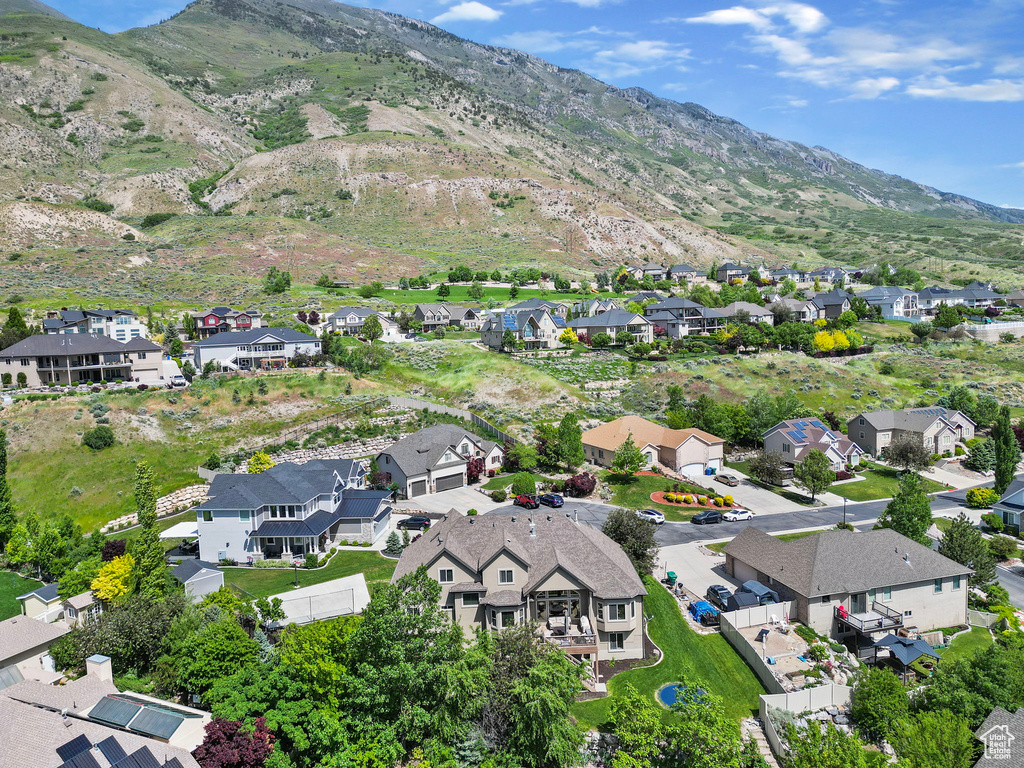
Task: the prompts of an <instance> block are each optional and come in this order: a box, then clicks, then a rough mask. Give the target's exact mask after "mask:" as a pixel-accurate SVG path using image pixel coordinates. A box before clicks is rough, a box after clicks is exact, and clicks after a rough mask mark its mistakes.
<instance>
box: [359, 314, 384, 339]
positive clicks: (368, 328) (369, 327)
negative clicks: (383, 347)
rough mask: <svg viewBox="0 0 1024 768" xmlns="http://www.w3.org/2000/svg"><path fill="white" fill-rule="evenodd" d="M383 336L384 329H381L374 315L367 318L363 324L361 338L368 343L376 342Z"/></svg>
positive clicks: (378, 320)
mask: <svg viewBox="0 0 1024 768" xmlns="http://www.w3.org/2000/svg"><path fill="white" fill-rule="evenodd" d="M383 335H384V329H383V328H382V327H381V324H380V319H379V318H378V317H377V316H376V315H370V316H369V317H367V318H366V322H364V323H363V336H364V337H366V338H367V339H369V340H370V341H376V340H377V339H379V338H380V337H381V336H383Z"/></svg>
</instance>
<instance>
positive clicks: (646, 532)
mask: <svg viewBox="0 0 1024 768" xmlns="http://www.w3.org/2000/svg"><path fill="white" fill-rule="evenodd" d="M654 531H655V526H654V523H651V522H650V521H648V520H644V519H643V518H642V517H640V516H639V515H638V514H637V513H636V510H633V509H615V510H612V512H610V513H609V514H608V517H607V518H606V519H605V521H604V525H602V526H601V532H602V533H603V534H604V535H605V536H607V537H608V538H610V539H611V540H612V541H614V542H615V543H616V544H618V545H619V546H620V547H622V549H623V551H624V552H625V553H626V555H627V556H628V557H629V559H630V561H631V562H632V563H633V567H634V568H636V572H637V573H639V574H640V575H641V576H643V575H644V574H648V573H652V572H653V571H654V565H655V563H657V561H658V542H656V541H655V540H654Z"/></svg>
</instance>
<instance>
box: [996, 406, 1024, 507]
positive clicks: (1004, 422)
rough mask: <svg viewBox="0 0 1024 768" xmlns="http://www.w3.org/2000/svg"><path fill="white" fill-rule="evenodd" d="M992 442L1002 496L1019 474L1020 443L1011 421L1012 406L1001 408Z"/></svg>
mask: <svg viewBox="0 0 1024 768" xmlns="http://www.w3.org/2000/svg"><path fill="white" fill-rule="evenodd" d="M992 442H993V443H995V467H994V469H995V471H996V477H995V484H994V486H993V488H994V490H995V492H996V493H998V494H999V495H1000V496H1002V495H1003V494H1004V493H1006V489H1007V488H1009V487H1010V483H1012V482H1013V478H1014V477H1015V476H1016V474H1017V465H1018V464H1019V463H1020V444H1018V442H1017V438H1016V436H1015V435H1014V433H1013V425H1012V424H1011V423H1010V407H1009V406H1007V405H1004V406H1002V407H1001V408H1000V409H999V416H997V417H996V423H995V425H994V426H993V427H992Z"/></svg>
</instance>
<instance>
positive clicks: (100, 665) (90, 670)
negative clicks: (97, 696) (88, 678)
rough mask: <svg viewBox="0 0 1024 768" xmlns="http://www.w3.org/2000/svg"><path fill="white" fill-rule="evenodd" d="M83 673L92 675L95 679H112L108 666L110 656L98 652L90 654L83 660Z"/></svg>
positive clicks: (112, 675)
mask: <svg viewBox="0 0 1024 768" xmlns="http://www.w3.org/2000/svg"><path fill="white" fill-rule="evenodd" d="M85 673H86V674H87V675H92V676H93V677H95V678H96V679H97V680H104V681H106V682H108V683H112V682H113V681H114V673H113V670H112V669H111V666H110V657H109V656H103V655H101V654H99V653H97V654H94V655H92V656H90V657H89V658H88V659H86V660H85Z"/></svg>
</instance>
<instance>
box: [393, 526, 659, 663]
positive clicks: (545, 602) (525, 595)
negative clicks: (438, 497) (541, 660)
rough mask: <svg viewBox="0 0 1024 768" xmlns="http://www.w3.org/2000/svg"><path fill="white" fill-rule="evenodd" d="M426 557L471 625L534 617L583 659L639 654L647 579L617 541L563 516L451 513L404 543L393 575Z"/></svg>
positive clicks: (445, 600) (458, 615)
mask: <svg viewBox="0 0 1024 768" xmlns="http://www.w3.org/2000/svg"><path fill="white" fill-rule="evenodd" d="M420 566H423V567H424V568H426V570H427V573H428V575H429V576H430V577H431V578H433V579H435V580H437V581H438V582H440V584H441V597H440V602H441V606H442V607H444V608H445V609H447V610H448V611H450V612H451V615H452V618H453V620H454V621H455V623H456V624H458V625H459V626H460V627H462V628H463V630H464V631H465V632H466V633H467V634H470V633H471V632H473V631H474V630H476V629H477V628H479V627H485V628H487V629H490V630H494V631H500V630H502V629H506V628H509V627H513V626H520V625H522V624H524V623H527V622H537V623H538V624H539V625H540V626H539V627H538V629H539V631H540V632H541V633H542V634H543V636H544V637H545V639H547V640H549V641H550V642H552V643H554V644H556V645H558V646H559V647H561V648H562V649H563V650H564V651H565V652H566V653H568V654H570V655H572V656H575V657H576V658H577V659H579V660H581V661H586V662H592V661H596V660H608V659H622V660H626V659H639V658H642V657H643V633H644V611H643V607H644V596H645V595H646V594H647V591H646V590H645V589H644V585H643V582H642V581H640V578H639V577H638V576H637V574H636V570H635V569H634V568H633V566H632V564H631V563H630V560H629V558H628V557H627V556H626V553H625V552H623V551H622V549H621V547H619V545H618V544H616V543H615V542H614V541H612V540H611V539H609V538H608V537H607V536H605V535H604V534H603V533H601V532H600V531H599V530H597V529H596V528H593V527H591V526H589V525H587V524H585V523H579V522H576V521H575V520H572V519H570V518H569V517H568V516H567V515H564V514H561V513H558V512H553V514H550V515H548V514H544V513H542V512H540V511H539V510H538V511H537V512H535V513H534V514H532V515H528V514H523V515H518V514H517V515H501V514H494V515H485V516H463V515H451V516H449V517H448V518H447V519H445V520H442V521H441V522H440V523H437V524H435V525H434V526H432V527H431V528H430V530H428V531H427V532H425V533H424V534H423V536H422V537H421V538H419V539H418V540H417V541H414V542H413V543H412V544H411V545H409V546H408V547H407V548H406V549H405V551H404V552H403V553H402V557H401V559H400V560H399V561H398V566H397V567H396V568H395V573H394V576H393V577H392V581H397V580H398V579H400V578H401V577H402V576H404V575H406V574H408V573H413V572H415V571H416V570H417V569H418V568H419V567H420Z"/></svg>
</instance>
